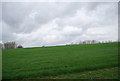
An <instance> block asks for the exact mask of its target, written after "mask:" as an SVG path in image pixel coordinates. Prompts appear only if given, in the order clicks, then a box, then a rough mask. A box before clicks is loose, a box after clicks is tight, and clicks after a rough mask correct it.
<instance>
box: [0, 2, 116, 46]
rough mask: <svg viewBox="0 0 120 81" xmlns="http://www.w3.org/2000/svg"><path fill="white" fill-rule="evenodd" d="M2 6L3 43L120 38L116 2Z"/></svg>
mask: <svg viewBox="0 0 120 81" xmlns="http://www.w3.org/2000/svg"><path fill="white" fill-rule="evenodd" d="M1 4H2V6H1ZM0 7H2V8H0V9H2V13H0V14H2V17H0V25H1V24H2V38H0V41H2V42H7V41H15V42H17V43H18V44H21V45H23V46H24V47H34V46H49V45H50V46H51V45H62V44H69V43H72V42H73V43H79V42H80V41H82V40H93V39H94V40H99V41H104V40H117V39H118V3H117V2H104V3H102V2H96V3H95V2H36V3H34V2H11V3H10V2H9V3H8V2H3V3H0Z"/></svg>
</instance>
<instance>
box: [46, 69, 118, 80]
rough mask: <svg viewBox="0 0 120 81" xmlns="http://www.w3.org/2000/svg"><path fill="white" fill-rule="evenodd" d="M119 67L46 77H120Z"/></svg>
mask: <svg viewBox="0 0 120 81" xmlns="http://www.w3.org/2000/svg"><path fill="white" fill-rule="evenodd" d="M118 69H119V68H118V67H113V68H105V69H98V70H93V71H86V72H80V73H69V74H62V75H58V76H51V77H45V78H50V79H68V78H69V79H118V77H119V76H118Z"/></svg>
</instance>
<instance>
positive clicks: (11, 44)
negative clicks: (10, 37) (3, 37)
mask: <svg viewBox="0 0 120 81" xmlns="http://www.w3.org/2000/svg"><path fill="white" fill-rule="evenodd" d="M16 47H17V44H16V43H15V42H6V43H4V48H5V49H13V48H16Z"/></svg>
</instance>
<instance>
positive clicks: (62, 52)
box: [3, 43, 118, 79]
mask: <svg viewBox="0 0 120 81" xmlns="http://www.w3.org/2000/svg"><path fill="white" fill-rule="evenodd" d="M117 52H118V49H117V43H106V44H88V45H86V44H84V45H71V46H56V47H41V48H24V49H10V50H3V79H21V78H22V79H23V78H44V77H46V76H57V75H60V74H66V73H77V72H83V71H89V70H90V71H92V70H96V69H101V68H109V67H116V66H117V65H118V53H117ZM11 75H12V76H11Z"/></svg>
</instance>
